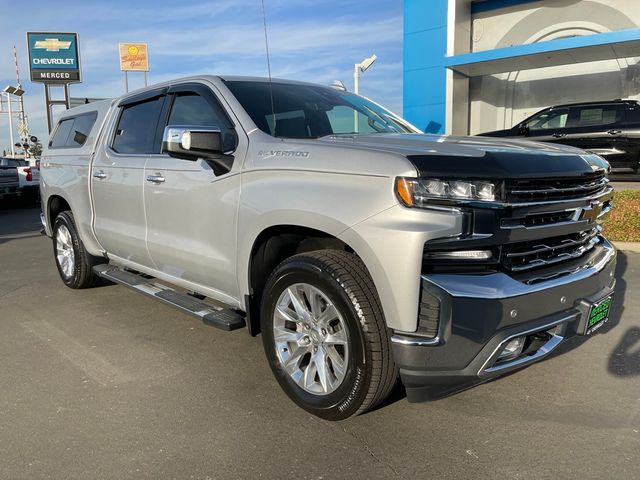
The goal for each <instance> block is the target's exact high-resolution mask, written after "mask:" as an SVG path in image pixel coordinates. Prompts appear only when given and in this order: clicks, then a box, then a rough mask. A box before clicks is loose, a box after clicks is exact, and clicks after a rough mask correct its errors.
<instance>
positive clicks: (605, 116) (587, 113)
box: [573, 105, 622, 127]
mask: <svg viewBox="0 0 640 480" xmlns="http://www.w3.org/2000/svg"><path fill="white" fill-rule="evenodd" d="M577 110H578V112H577V115H576V116H575V125H573V126H574V127H591V126H596V125H611V124H614V123H618V122H620V121H621V120H622V107H621V106H620V105H591V106H585V107H579V108H578V109H577Z"/></svg>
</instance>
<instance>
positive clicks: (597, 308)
mask: <svg viewBox="0 0 640 480" xmlns="http://www.w3.org/2000/svg"><path fill="white" fill-rule="evenodd" d="M612 298H613V295H609V296H608V297H605V298H603V299H602V300H600V301H598V302H596V303H594V304H593V305H592V306H591V310H589V319H588V320H587V326H586V329H585V332H584V334H585V335H589V334H590V333H593V332H595V331H596V330H597V329H599V328H600V327H601V326H602V325H604V324H605V322H606V321H607V320H608V319H609V310H610V308H611V299H612Z"/></svg>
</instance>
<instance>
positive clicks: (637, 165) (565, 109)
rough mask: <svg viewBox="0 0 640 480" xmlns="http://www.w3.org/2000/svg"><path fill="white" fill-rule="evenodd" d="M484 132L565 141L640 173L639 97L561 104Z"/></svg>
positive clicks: (555, 141)
mask: <svg viewBox="0 0 640 480" xmlns="http://www.w3.org/2000/svg"><path fill="white" fill-rule="evenodd" d="M480 135H482V136H485V137H514V138H516V137H519V138H529V139H531V140H536V141H539V142H551V143H562V144H565V145H571V146H574V147H578V148H582V149H583V150H588V151H590V152H593V153H596V154H598V155H600V156H602V157H604V158H605V159H606V160H607V161H608V162H609V163H610V164H611V168H612V169H614V170H618V171H620V172H622V171H632V172H633V173H638V171H639V169H640V105H639V104H638V102H637V101H636V100H613V101H605V102H589V103H574V104H570V105H558V106H555V107H550V108H545V109H544V110H541V111H540V112H538V113H536V114H535V115H533V116H531V117H529V118H527V119H526V120H524V121H523V122H521V123H519V124H517V125H516V126H515V127H513V128H510V129H508V130H496V131H494V132H486V133H481V134H480Z"/></svg>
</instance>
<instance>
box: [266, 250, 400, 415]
mask: <svg viewBox="0 0 640 480" xmlns="http://www.w3.org/2000/svg"><path fill="white" fill-rule="evenodd" d="M261 327H262V329H261V331H262V336H263V343H264V348H265V353H266V355H267V359H268V360H269V364H270V366H271V369H272V370H273V373H274V375H275V376H276V379H277V380H278V382H279V383H280V385H281V386H282V388H283V389H284V391H285V392H286V393H287V395H289V397H290V398H291V399H292V400H293V401H294V402H295V403H297V404H298V405H299V406H301V407H302V408H304V409H305V410H307V411H309V412H310V413H313V414H314V415H317V416H319V417H322V418H325V419H329V420H341V419H344V418H347V417H349V416H352V415H357V414H359V413H362V412H364V411H366V410H368V409H371V408H373V407H374V406H375V405H377V404H378V403H380V402H381V401H383V400H384V399H385V398H386V397H387V396H388V394H389V393H390V391H391V390H392V389H393V387H394V386H395V384H396V379H397V375H398V372H397V368H396V366H395V364H394V362H393V359H392V358H391V352H390V346H389V335H388V332H387V328H386V326H385V323H384V317H383V315H382V309H381V308H380V302H379V300H378V295H377V293H376V291H375V287H374V286H373V281H372V280H371V277H370V276H369V274H368V272H367V270H366V268H365V266H364V264H363V263H362V261H361V260H360V259H359V258H358V257H357V256H356V255H354V254H351V253H348V252H344V251H338V250H323V251H317V252H310V253H304V254H300V255H296V256H293V257H291V258H289V259H287V260H285V261H284V262H282V263H281V264H280V265H279V266H278V267H277V268H276V269H275V271H274V272H273V273H272V274H271V276H270V278H269V280H268V281H267V285H266V286H265V293H264V296H263V302H262V311H261Z"/></svg>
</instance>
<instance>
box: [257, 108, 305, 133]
mask: <svg viewBox="0 0 640 480" xmlns="http://www.w3.org/2000/svg"><path fill="white" fill-rule="evenodd" d="M274 120H275V126H274V124H273V121H274ZM265 121H266V122H267V125H268V126H269V131H270V132H271V135H274V136H278V137H286V138H306V137H308V136H309V130H308V127H307V118H306V116H305V114H304V111H302V110H291V111H290V112H278V113H276V114H275V115H273V114H272V113H271V112H269V113H267V114H266V115H265Z"/></svg>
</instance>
